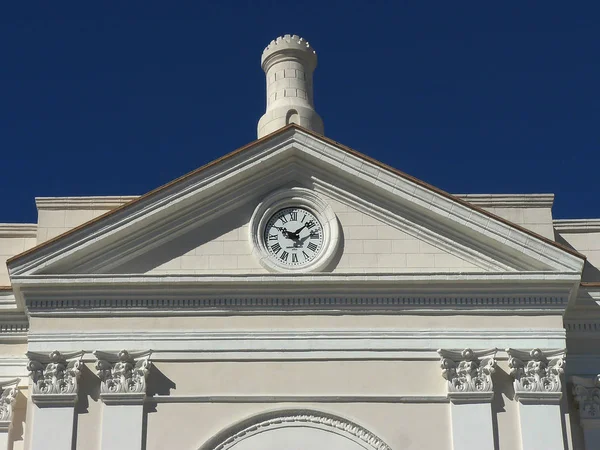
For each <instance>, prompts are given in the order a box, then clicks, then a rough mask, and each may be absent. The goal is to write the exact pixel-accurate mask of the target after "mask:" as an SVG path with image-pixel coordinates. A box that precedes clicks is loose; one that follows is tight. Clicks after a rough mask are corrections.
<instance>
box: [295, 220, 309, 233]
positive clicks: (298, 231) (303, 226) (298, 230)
mask: <svg viewBox="0 0 600 450" xmlns="http://www.w3.org/2000/svg"><path fill="white" fill-rule="evenodd" d="M310 223H311V222H306V223H305V224H304V225H302V226H301V227H300V228H298V229H297V230H296V231H294V234H298V233H300V232H301V231H302V230H304V229H305V228H306V226H307V225H309V224H310Z"/></svg>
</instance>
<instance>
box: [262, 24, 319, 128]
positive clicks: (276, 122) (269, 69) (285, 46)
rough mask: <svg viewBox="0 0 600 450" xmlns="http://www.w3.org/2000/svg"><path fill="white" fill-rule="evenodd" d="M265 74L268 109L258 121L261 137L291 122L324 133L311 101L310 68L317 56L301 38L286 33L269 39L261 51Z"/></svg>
mask: <svg viewBox="0 0 600 450" xmlns="http://www.w3.org/2000/svg"><path fill="white" fill-rule="evenodd" d="M261 63H262V68H263V70H264V71H265V74H266V77H267V111H266V112H265V114H264V115H263V116H262V117H261V118H260V120H259V121H258V137H259V138H261V137H263V136H266V135H267V134H269V133H272V132H273V131H275V130H278V129H279V128H282V127H284V126H286V125H288V124H290V123H295V124H298V125H300V126H302V127H304V128H307V129H309V130H312V131H316V132H317V133H320V134H323V121H322V120H321V117H319V115H318V114H317V112H316V111H315V109H314V104H313V71H314V70H315V67H316V66H317V55H316V53H315V51H314V50H313V49H312V48H311V47H310V45H309V44H308V42H306V41H305V40H304V39H302V38H301V37H298V36H296V35H293V36H290V35H289V34H286V35H285V36H283V37H278V38H277V39H275V40H273V41H271V43H270V44H269V45H268V46H267V48H265V50H264V52H263V54H262V60H261Z"/></svg>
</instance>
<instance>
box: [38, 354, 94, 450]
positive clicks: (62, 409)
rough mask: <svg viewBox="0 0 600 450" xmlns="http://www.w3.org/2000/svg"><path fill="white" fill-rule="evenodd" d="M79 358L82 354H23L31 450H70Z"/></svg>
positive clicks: (79, 372) (79, 369)
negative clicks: (31, 424)
mask: <svg viewBox="0 0 600 450" xmlns="http://www.w3.org/2000/svg"><path fill="white" fill-rule="evenodd" d="M82 356H83V352H77V353H64V354H63V353H60V352H59V351H53V352H52V353H50V354H49V355H48V354H42V353H32V352H28V353H27V357H28V358H29V363H28V365H27V368H28V370H29V375H30V377H31V381H32V389H31V400H32V402H33V404H34V415H33V420H34V422H35V426H34V427H33V433H32V443H31V449H32V450H38V449H39V450H41V449H44V450H71V448H72V440H73V424H74V418H75V403H76V402H77V396H78V390H79V383H78V381H79V377H80V375H81V366H82V362H81V357H82Z"/></svg>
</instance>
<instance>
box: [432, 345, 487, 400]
mask: <svg viewBox="0 0 600 450" xmlns="http://www.w3.org/2000/svg"><path fill="white" fill-rule="evenodd" d="M496 351H497V349H495V348H493V349H489V350H481V351H473V350H471V349H470V348H466V349H464V350H463V351H461V352H457V351H452V350H441V349H440V350H438V354H439V355H440V357H441V358H442V359H441V361H440V366H441V368H442V376H443V377H444V378H445V379H446V380H447V381H448V398H449V399H450V400H451V401H452V402H454V403H459V402H481V401H491V400H492V398H493V397H494V384H493V382H492V374H493V373H494V371H495V370H496V359H495V356H496Z"/></svg>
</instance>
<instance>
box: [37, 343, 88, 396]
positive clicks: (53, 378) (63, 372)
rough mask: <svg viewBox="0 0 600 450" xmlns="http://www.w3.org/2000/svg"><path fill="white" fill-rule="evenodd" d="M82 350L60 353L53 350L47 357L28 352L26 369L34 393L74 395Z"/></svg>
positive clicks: (79, 372)
mask: <svg viewBox="0 0 600 450" xmlns="http://www.w3.org/2000/svg"><path fill="white" fill-rule="evenodd" d="M82 355H83V353H82V352H78V353H70V354H62V353H61V352H59V351H57V350H55V351H53V352H52V353H50V354H49V355H48V356H47V357H46V356H45V355H41V354H37V353H31V352H30V353H28V354H27V356H28V357H29V363H28V364H27V369H28V370H29V376H30V377H31V380H32V382H33V383H32V385H33V386H32V393H33V394H34V395H36V394H41V395H76V394H77V389H78V380H79V377H80V375H81V366H82V362H81V356H82Z"/></svg>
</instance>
